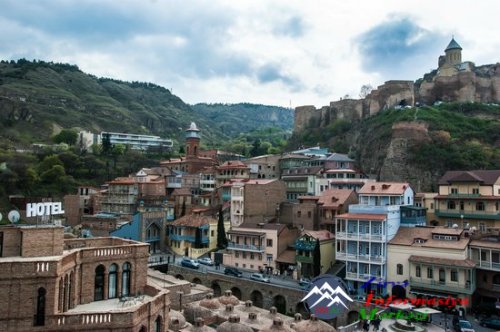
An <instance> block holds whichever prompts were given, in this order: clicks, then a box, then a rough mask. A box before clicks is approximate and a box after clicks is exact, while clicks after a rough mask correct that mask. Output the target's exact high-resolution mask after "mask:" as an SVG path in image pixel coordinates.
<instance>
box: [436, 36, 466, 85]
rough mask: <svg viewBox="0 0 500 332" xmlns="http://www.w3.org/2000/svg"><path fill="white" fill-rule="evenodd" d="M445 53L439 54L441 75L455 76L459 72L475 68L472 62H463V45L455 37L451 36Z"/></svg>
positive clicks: (439, 72) (439, 71) (439, 73)
mask: <svg viewBox="0 0 500 332" xmlns="http://www.w3.org/2000/svg"><path fill="white" fill-rule="evenodd" d="M444 53H445V54H444V55H441V56H439V60H438V75H439V76H453V75H456V74H457V73H458V72H463V71H471V70H472V68H474V64H473V63H472V62H470V61H465V62H462V47H461V46H460V45H459V44H458V43H457V42H456V41H455V38H453V37H452V38H451V41H450V43H449V44H448V46H447V47H446V49H445V50H444Z"/></svg>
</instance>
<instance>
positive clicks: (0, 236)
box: [0, 232, 3, 257]
mask: <svg viewBox="0 0 500 332" xmlns="http://www.w3.org/2000/svg"><path fill="white" fill-rule="evenodd" d="M2 252H3V232H0V257H3V254H2Z"/></svg>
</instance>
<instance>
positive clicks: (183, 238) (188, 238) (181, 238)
mask: <svg viewBox="0 0 500 332" xmlns="http://www.w3.org/2000/svg"><path fill="white" fill-rule="evenodd" d="M169 237H170V240H174V241H187V242H192V243H194V242H196V237H195V236H194V235H178V234H170V236H169ZM201 243H202V244H207V243H208V237H205V236H203V237H202V238H201Z"/></svg>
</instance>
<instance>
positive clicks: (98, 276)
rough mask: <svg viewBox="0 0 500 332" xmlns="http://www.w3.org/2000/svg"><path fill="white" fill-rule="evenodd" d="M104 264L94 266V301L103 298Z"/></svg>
mask: <svg viewBox="0 0 500 332" xmlns="http://www.w3.org/2000/svg"><path fill="white" fill-rule="evenodd" d="M104 272H105V268H104V265H99V266H98V267H96V268H95V278H94V301H101V300H104Z"/></svg>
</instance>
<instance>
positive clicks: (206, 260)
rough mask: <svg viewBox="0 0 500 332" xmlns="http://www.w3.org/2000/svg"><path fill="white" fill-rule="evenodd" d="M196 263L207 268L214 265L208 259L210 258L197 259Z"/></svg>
mask: <svg viewBox="0 0 500 332" xmlns="http://www.w3.org/2000/svg"><path fill="white" fill-rule="evenodd" d="M198 263H200V264H203V265H208V266H212V265H214V262H213V261H212V260H211V259H210V257H202V258H198Z"/></svg>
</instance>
